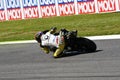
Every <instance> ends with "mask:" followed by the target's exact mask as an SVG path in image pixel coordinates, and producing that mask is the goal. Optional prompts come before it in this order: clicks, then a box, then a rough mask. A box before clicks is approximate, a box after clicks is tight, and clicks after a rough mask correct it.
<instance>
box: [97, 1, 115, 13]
mask: <svg viewBox="0 0 120 80" xmlns="http://www.w3.org/2000/svg"><path fill="white" fill-rule="evenodd" d="M97 5H98V10H99V12H115V11H116V0H98V4H97Z"/></svg>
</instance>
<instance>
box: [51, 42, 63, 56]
mask: <svg viewBox="0 0 120 80" xmlns="http://www.w3.org/2000/svg"><path fill="white" fill-rule="evenodd" d="M64 47H65V43H64V42H63V43H62V44H60V45H59V47H58V48H57V50H56V51H55V53H54V55H53V57H54V58H57V57H60V55H61V54H62V51H63V50H64Z"/></svg>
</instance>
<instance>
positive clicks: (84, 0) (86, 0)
mask: <svg viewBox="0 0 120 80" xmlns="http://www.w3.org/2000/svg"><path fill="white" fill-rule="evenodd" d="M77 1H78V2H88V1H94V0H77Z"/></svg>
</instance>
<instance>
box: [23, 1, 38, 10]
mask: <svg viewBox="0 0 120 80" xmlns="http://www.w3.org/2000/svg"><path fill="white" fill-rule="evenodd" d="M22 3H23V7H24V8H25V7H33V6H37V5H38V4H37V0H22Z"/></svg>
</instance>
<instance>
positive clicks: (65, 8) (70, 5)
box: [57, 0, 75, 16]
mask: <svg viewBox="0 0 120 80" xmlns="http://www.w3.org/2000/svg"><path fill="white" fill-rule="evenodd" d="M57 1H58V11H59V14H60V16H63V15H72V14H75V4H74V0H57Z"/></svg>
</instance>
